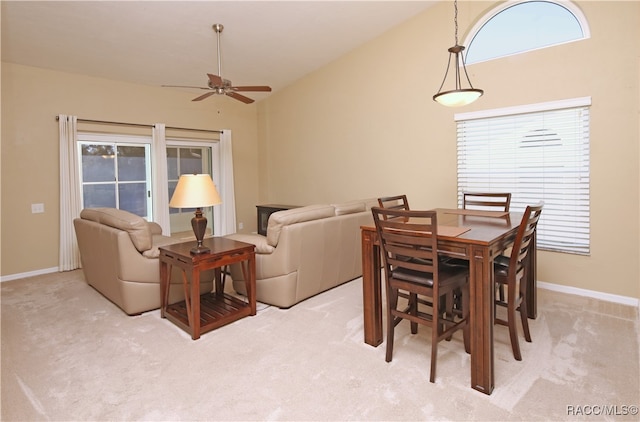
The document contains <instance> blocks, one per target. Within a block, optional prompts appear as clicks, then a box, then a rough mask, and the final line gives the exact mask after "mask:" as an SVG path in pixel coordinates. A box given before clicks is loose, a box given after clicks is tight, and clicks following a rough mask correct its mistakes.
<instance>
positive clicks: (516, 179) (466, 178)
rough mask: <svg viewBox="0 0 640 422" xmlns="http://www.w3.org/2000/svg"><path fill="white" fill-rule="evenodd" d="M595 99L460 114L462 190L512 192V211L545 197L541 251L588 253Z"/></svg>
mask: <svg viewBox="0 0 640 422" xmlns="http://www.w3.org/2000/svg"><path fill="white" fill-rule="evenodd" d="M590 104H591V100H590V98H581V99H576V100H569V101H560V102H552V103H544V104H535V105H531V106H523V107H517V108H508V109H500V110H492V111H484V112H476V113H465V114H459V115H456V120H457V138H458V203H459V206H462V192H511V208H510V209H511V210H512V211H524V210H525V208H526V207H527V205H532V204H535V203H537V202H540V201H544V208H543V210H542V215H541V218H540V221H539V223H538V232H537V233H538V236H537V245H538V248H539V249H546V250H552V251H560V252H569V253H576V254H584V255H588V254H589V106H590Z"/></svg>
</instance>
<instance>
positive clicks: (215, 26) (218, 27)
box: [213, 23, 224, 78]
mask: <svg viewBox="0 0 640 422" xmlns="http://www.w3.org/2000/svg"><path fill="white" fill-rule="evenodd" d="M223 29H224V26H223V25H222V24H221V23H214V24H213V30H214V31H216V35H217V38H218V40H217V41H218V44H217V45H218V76H220V77H221V78H222V71H221V70H220V63H221V62H222V61H221V60H220V33H221V32H222V30H223Z"/></svg>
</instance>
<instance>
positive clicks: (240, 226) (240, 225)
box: [238, 222, 244, 230]
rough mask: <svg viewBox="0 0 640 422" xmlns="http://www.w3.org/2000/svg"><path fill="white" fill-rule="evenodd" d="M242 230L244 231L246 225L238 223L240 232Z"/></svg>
mask: <svg viewBox="0 0 640 422" xmlns="http://www.w3.org/2000/svg"><path fill="white" fill-rule="evenodd" d="M242 229H244V223H243V222H240V223H238V230H242Z"/></svg>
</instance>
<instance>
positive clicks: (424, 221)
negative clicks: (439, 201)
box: [371, 207, 470, 382]
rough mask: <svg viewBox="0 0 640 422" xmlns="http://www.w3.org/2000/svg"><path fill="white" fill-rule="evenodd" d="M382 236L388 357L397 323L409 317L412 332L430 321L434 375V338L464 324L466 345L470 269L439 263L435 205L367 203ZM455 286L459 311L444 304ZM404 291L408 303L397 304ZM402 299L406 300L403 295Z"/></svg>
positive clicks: (389, 357) (433, 370) (446, 336)
mask: <svg viewBox="0 0 640 422" xmlns="http://www.w3.org/2000/svg"><path fill="white" fill-rule="evenodd" d="M371 212H372V214H373V220H374V222H375V226H376V231H377V233H378V238H379V240H380V246H381V250H382V256H383V266H384V274H385V286H386V292H387V350H386V361H387V362H391V360H392V357H393V339H394V330H395V327H396V326H397V325H398V324H399V323H400V322H401V321H402V320H403V319H407V320H409V321H410V323H411V333H412V334H416V333H417V332H418V324H422V325H426V326H430V327H431V373H430V378H429V380H430V381H431V382H434V381H435V376H436V358H437V354H438V342H439V341H440V340H442V339H450V338H451V335H452V334H453V333H454V332H455V331H457V330H459V329H462V330H463V339H464V347H465V350H466V352H467V353H469V351H470V345H469V271H468V269H467V268H462V267H459V268H453V267H441V266H439V263H438V222H437V213H436V212H435V211H410V210H399V209H384V208H381V207H373V208H372V209H371ZM454 290H458V291H460V292H462V312H461V314H460V315H459V316H457V315H456V314H454V312H451V309H447V306H446V305H445V304H446V303H447V298H451V297H452V296H453V292H454ZM401 292H402V293H404V294H405V297H407V298H408V301H407V304H406V306H401V307H399V303H398V302H399V301H398V297H399V296H401V295H400V293H401ZM403 303H404V301H403Z"/></svg>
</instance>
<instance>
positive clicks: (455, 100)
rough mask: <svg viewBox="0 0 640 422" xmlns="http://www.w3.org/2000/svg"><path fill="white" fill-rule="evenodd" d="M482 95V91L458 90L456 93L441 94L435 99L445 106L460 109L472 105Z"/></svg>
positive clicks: (434, 97)
mask: <svg viewBox="0 0 640 422" xmlns="http://www.w3.org/2000/svg"><path fill="white" fill-rule="evenodd" d="M481 95H482V90H481V89H473V88H471V89H456V90H454V91H445V92H440V93H439V94H436V95H434V96H433V99H434V100H435V101H437V102H438V103H440V104H442V105H443V106H447V107H459V106H464V105H467V104H471V103H472V102H474V101H475V100H477V99H478V98H480V96H481Z"/></svg>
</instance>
